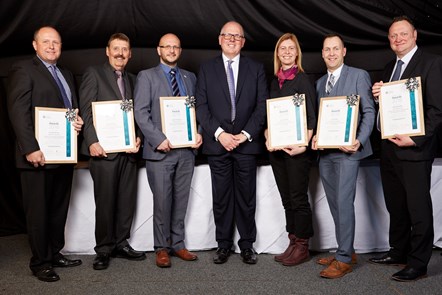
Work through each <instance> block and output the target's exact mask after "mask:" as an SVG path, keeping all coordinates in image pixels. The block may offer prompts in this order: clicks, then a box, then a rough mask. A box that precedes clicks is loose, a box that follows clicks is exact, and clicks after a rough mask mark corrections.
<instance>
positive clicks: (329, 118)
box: [316, 95, 360, 149]
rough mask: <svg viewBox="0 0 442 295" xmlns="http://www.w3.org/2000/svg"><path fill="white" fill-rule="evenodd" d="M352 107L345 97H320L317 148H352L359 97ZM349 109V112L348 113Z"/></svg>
mask: <svg viewBox="0 0 442 295" xmlns="http://www.w3.org/2000/svg"><path fill="white" fill-rule="evenodd" d="M356 97H357V101H356V102H355V104H354V105H348V104H347V96H332V97H322V98H321V100H320V103H319V116H318V125H317V126H318V130H317V133H316V140H317V147H318V148H321V149H329V148H333V149H336V148H339V147H342V146H352V145H353V144H354V142H355V140H356V130H357V126H358V116H359V100H360V97H359V95H357V96H356ZM350 109H351V111H350Z"/></svg>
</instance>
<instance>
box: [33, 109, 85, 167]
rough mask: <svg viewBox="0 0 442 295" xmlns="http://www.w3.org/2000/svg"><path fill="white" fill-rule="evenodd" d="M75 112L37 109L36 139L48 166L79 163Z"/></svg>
mask: <svg viewBox="0 0 442 295" xmlns="http://www.w3.org/2000/svg"><path fill="white" fill-rule="evenodd" d="M74 119H75V112H74V111H72V110H70V111H68V110H67V109H59V108H44V107H35V138H36V139H37V141H38V145H39V146H40V150H41V151H42V152H43V154H44V157H45V162H46V163H47V164H60V163H77V132H76V131H75V129H74V126H73V125H72V123H71V122H72V121H73V120H74Z"/></svg>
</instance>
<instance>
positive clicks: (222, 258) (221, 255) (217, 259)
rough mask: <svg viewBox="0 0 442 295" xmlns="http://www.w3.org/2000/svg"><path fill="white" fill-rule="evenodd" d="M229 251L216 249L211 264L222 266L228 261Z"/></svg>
mask: <svg viewBox="0 0 442 295" xmlns="http://www.w3.org/2000/svg"><path fill="white" fill-rule="evenodd" d="M229 256H230V250H229V249H226V248H218V249H217V250H216V253H215V256H214V257H213V262H214V263H215V264H222V263H225V262H226V261H227V259H229Z"/></svg>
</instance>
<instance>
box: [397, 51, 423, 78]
mask: <svg viewBox="0 0 442 295" xmlns="http://www.w3.org/2000/svg"><path fill="white" fill-rule="evenodd" d="M421 56H422V51H421V50H419V49H418V50H417V51H416V52H415V53H414V54H413V57H412V58H411V60H410V62H409V63H408V65H407V67H406V68H405V71H404V73H403V74H402V76H401V79H407V78H411V77H412V76H413V75H412V73H413V72H414V69H415V68H416V66H417V65H418V64H419V62H420V58H421Z"/></svg>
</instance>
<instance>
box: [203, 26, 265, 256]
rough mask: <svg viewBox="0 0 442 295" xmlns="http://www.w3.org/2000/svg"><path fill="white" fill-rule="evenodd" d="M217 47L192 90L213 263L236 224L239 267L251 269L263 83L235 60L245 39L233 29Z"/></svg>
mask: <svg viewBox="0 0 442 295" xmlns="http://www.w3.org/2000/svg"><path fill="white" fill-rule="evenodd" d="M218 42H219V45H220V46H221V50H222V54H221V55H220V56H218V57H216V58H214V59H212V60H209V61H208V62H206V63H204V64H203V65H202V66H201V68H200V71H199V75H198V83H197V90H196V105H197V109H196V110H197V119H198V121H199V123H200V125H201V127H202V129H203V138H204V144H203V153H204V154H205V155H207V157H208V162H209V166H210V170H211V177H212V195H213V196H212V197H213V214H214V218H215V226H216V240H217V243H218V249H217V251H216V254H215V256H214V258H213V262H214V263H216V264H221V263H225V262H226V261H227V259H228V257H229V254H230V250H231V248H232V246H233V234H234V230H235V224H236V226H237V228H238V232H239V234H240V239H239V241H238V246H239V248H240V249H241V257H242V258H243V262H244V263H247V264H255V263H256V262H257V257H256V252H255V250H254V249H253V243H254V242H255V239H256V225H255V208H256V157H257V155H258V154H260V153H261V152H263V150H264V142H263V127H264V123H265V116H266V106H265V101H266V99H267V98H268V91H267V81H266V77H265V73H264V67H263V65H262V64H260V63H257V62H256V61H253V60H252V59H250V58H248V57H245V56H243V55H240V52H241V49H242V48H243V46H244V43H245V38H244V31H243V28H242V26H241V25H240V24H239V23H237V22H233V21H232V22H228V23H226V24H225V25H224V26H223V28H222V29H221V33H220V35H219V37H218Z"/></svg>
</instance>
